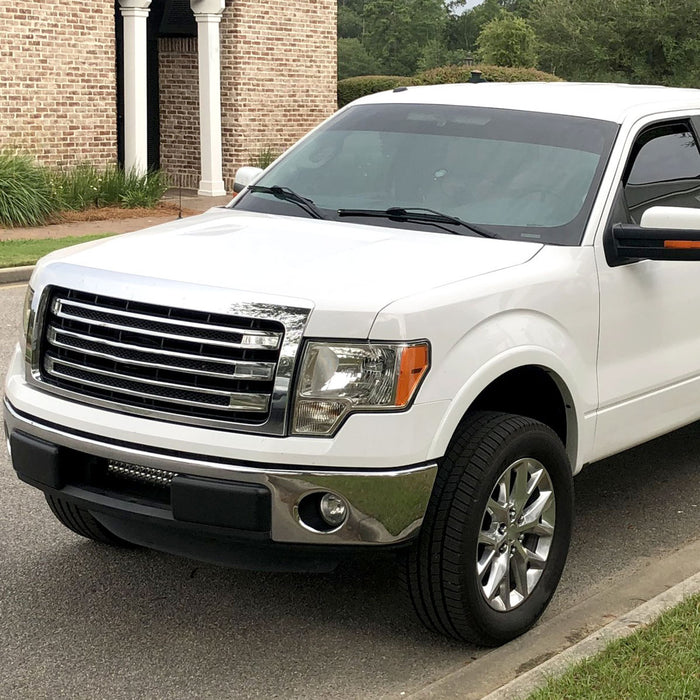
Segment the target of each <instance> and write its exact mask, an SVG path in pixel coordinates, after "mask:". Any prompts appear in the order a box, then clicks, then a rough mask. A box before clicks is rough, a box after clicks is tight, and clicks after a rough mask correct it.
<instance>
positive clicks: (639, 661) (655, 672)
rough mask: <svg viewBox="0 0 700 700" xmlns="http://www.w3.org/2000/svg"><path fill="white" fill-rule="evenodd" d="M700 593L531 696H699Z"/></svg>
mask: <svg viewBox="0 0 700 700" xmlns="http://www.w3.org/2000/svg"><path fill="white" fill-rule="evenodd" d="M697 698H700V595H696V596H694V597H692V598H689V599H688V600H686V601H685V602H684V603H682V604H681V605H679V606H678V607H676V608H673V609H672V610H669V611H667V612H666V613H665V614H664V615H662V616H661V617H660V618H659V619H658V620H657V621H656V622H655V623H653V624H652V625H650V626H649V627H646V628H644V629H642V630H639V631H638V632H635V633H634V634H633V635H631V636H630V637H627V638H625V639H620V640H617V641H615V642H612V643H611V644H610V645H609V646H608V647H607V648H606V649H605V650H604V651H602V652H601V653H600V654H597V655H596V656H594V657H593V658H591V659H588V660H587V661H584V662H582V663H581V664H578V665H576V666H574V667H573V668H572V669H570V670H569V671H568V672H567V673H566V674H565V675H563V676H562V677H560V678H558V679H553V680H550V681H549V683H548V684H547V685H546V686H545V687H544V688H542V689H541V690H539V691H537V692H535V693H533V694H532V695H530V697H529V698H528V700H621V699H625V700H697Z"/></svg>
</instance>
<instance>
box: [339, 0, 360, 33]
mask: <svg viewBox="0 0 700 700" xmlns="http://www.w3.org/2000/svg"><path fill="white" fill-rule="evenodd" d="M362 29H363V21H362V8H360V12H358V11H357V10H356V9H355V8H354V7H350V6H349V5H339V6H338V38H341V39H354V38H359V37H361V36H362Z"/></svg>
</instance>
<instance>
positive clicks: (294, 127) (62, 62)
mask: <svg viewBox="0 0 700 700" xmlns="http://www.w3.org/2000/svg"><path fill="white" fill-rule="evenodd" d="M336 1H337V0H295V1H294V2H290V1H289V0H235V1H234V0H226V10H225V12H224V16H223V18H222V23H221V42H222V45H221V73H222V124H223V134H222V136H223V156H224V179H225V181H226V186H227V188H228V189H231V187H232V182H233V176H234V174H235V171H236V169H237V168H238V167H240V166H241V165H246V164H249V163H251V162H252V160H253V159H254V158H255V156H256V154H258V153H260V152H261V151H263V150H265V149H269V150H272V151H274V152H281V151H282V150H284V149H285V148H286V147H288V146H290V145H291V144H292V143H294V141H296V140H297V139H298V138H299V137H300V136H302V135H303V134H304V133H306V132H307V131H308V130H309V129H310V128H312V127H313V126H315V125H316V124H318V123H319V122H321V121H322V120H323V119H325V118H326V117H327V116H329V115H330V114H331V113H332V112H333V111H334V110H335V95H336V14H335V13H336ZM159 49H160V57H159V63H160V65H159V74H160V84H161V96H160V97H161V165H162V167H163V169H164V170H166V172H168V173H169V174H170V175H171V177H172V178H173V181H174V182H176V183H178V184H182V185H183V186H189V187H196V186H197V184H198V182H199V113H198V110H199V107H198V87H197V82H198V81H197V56H196V39H161V40H160V46H159ZM3 146H13V147H14V146H17V147H21V148H24V149H26V150H28V151H30V152H32V153H33V154H35V155H36V156H37V157H38V158H39V160H41V161H42V162H44V163H47V164H50V165H54V166H69V165H71V164H73V163H75V162H76V161H80V160H90V161H91V162H93V163H94V164H96V165H104V164H107V163H113V162H115V161H116V152H117V146H116V75H115V39H114V4H113V0H93V1H92V2H89V3H80V2H76V0H42V2H41V3H35V2H29V1H28V0H24V1H23V0H0V147H3Z"/></svg>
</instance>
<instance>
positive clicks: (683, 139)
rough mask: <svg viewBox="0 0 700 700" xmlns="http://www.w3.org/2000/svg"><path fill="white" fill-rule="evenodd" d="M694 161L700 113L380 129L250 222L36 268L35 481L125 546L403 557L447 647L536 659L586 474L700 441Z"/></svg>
mask: <svg viewBox="0 0 700 700" xmlns="http://www.w3.org/2000/svg"><path fill="white" fill-rule="evenodd" d="M699 137H700V91H693V90H680V89H667V88H657V87H631V86H626V85H577V84H566V83H561V84H511V85H503V84H476V85H453V86H441V87H423V88H413V87H411V88H400V89H397V90H394V91H393V92H388V93H383V94H379V95H374V96H370V97H367V98H363V99H361V100H358V101H357V102H355V103H353V104H351V105H349V106H348V107H346V108H344V109H343V110H341V111H340V112H338V113H337V114H336V115H335V116H333V117H332V118H331V119H330V120H328V121H327V122H325V123H324V124H322V125H321V126H320V127H318V128H317V129H316V130H314V131H313V132H312V133H311V134H310V135H308V136H307V137H305V138H304V139H303V140H302V141H300V142H299V143H298V144H297V145H296V146H294V147H293V148H292V149H290V150H289V151H288V152H287V153H286V154H285V155H283V156H282V157H281V158H280V159H278V160H277V161H276V162H275V163H274V164H273V165H272V166H270V167H269V168H268V169H267V170H266V171H265V172H264V173H262V172H260V171H251V170H250V169H246V170H243V171H241V172H240V173H239V175H240V177H239V182H238V184H239V189H243V191H242V192H241V193H240V194H239V195H238V196H237V197H236V198H235V199H234V201H233V202H232V203H231V204H230V205H228V206H226V207H222V208H215V209H212V210H210V211H209V212H207V213H205V214H203V215H202V216H199V217H197V218H192V219H187V220H182V221H178V222H174V223H171V224H166V225H163V226H157V227H155V228H152V229H149V230H146V231H141V232H137V233H133V234H129V235H125V236H120V237H117V238H113V239H108V240H104V241H100V242H96V243H89V244H86V245H83V246H79V247H76V248H72V249H67V250H63V251H60V252H57V253H54V254H52V255H49V256H48V257H46V258H44V259H43V260H42V261H40V263H39V264H38V265H37V267H36V270H35V272H34V274H33V276H32V279H31V283H30V286H29V289H28V293H27V299H26V306H25V311H24V334H23V337H22V339H21V342H20V343H19V344H18V346H17V350H16V352H15V353H14V356H13V359H12V362H11V366H10V370H9V374H8V377H7V383H6V388H5V406H4V410H5V430H6V434H7V438H8V444H9V448H10V450H11V454H12V460H13V464H14V468H15V470H16V471H17V473H18V475H19V477H20V478H21V479H22V480H23V481H25V482H27V483H28V484H31V485H32V486H35V487H37V488H39V489H41V490H42V491H44V492H45V495H46V499H47V501H48V504H49V506H50V508H51V510H52V511H53V512H54V514H55V515H56V517H57V518H58V519H59V520H60V521H61V522H62V523H63V524H64V525H66V526H67V527H69V528H71V529H72V530H74V531H75V532H77V533H78V534H80V535H83V536H85V537H89V538H92V539H94V540H97V541H100V542H106V543H111V544H124V543H135V544H138V545H145V546H148V547H153V548H156V549H160V550H164V551H168V552H174V553H178V554H182V555H185V556H189V557H195V558H200V559H203V560H207V561H214V562H219V563H224V564H229V565H233V566H244V567H252V568H260V569H265V568H274V569H297V570H298V569H304V570H317V571H318V570H328V569H330V568H332V567H333V566H334V565H336V564H337V562H338V561H339V560H340V558H341V557H347V556H349V555H353V554H356V553H358V552H367V551H369V550H376V551H377V552H383V551H390V552H395V553H396V554H397V555H398V556H399V558H400V561H401V570H402V572H403V578H404V580H405V583H406V585H407V588H408V591H409V594H410V597H411V599H412V601H413V603H414V605H415V609H416V611H417V614H418V616H419V617H420V619H421V620H422V621H423V622H424V623H425V624H426V625H427V626H428V627H430V628H431V629H433V630H437V631H439V632H442V633H444V634H448V635H451V636H453V637H456V638H459V639H464V640H469V641H472V642H477V643H480V644H486V645H493V644H499V643H502V642H504V641H506V640H508V639H511V638H512V637H514V636H516V635H519V634H521V633H523V632H524V631H525V630H527V629H528V628H529V627H530V626H531V625H532V624H534V623H535V621H536V620H537V619H538V617H539V616H540V615H541V613H542V612H543V610H544V608H545V607H546V605H547V603H548V602H549V600H550V598H551V596H552V594H553V593H554V590H555V588H556V585H557V583H558V581H559V578H560V576H561V572H562V569H563V567H564V563H565V560H566V555H567V549H568V546H569V539H570V533H571V527H572V511H573V495H572V494H573V476H574V474H576V473H577V472H578V471H579V470H580V469H581V468H582V467H584V466H585V464H586V463H589V462H592V461H593V460H598V459H601V458H603V457H606V456H608V455H611V454H614V453H616V452H619V451H621V450H625V449H627V448H629V447H632V446H633V445H637V444H639V443H641V442H644V441H646V440H649V439H651V438H653V437H656V436H658V435H661V434H662V433H666V432H668V431H671V430H674V429H675V428H678V427H680V426H682V425H685V424H688V423H690V422H692V421H695V420H697V419H698V418H700V329H699V328H698V324H697V319H696V314H697V311H698V309H700V263H697V262H695V263H694V262H691V261H698V260H700V150H699V149H698V140H699ZM694 319H695V320H694Z"/></svg>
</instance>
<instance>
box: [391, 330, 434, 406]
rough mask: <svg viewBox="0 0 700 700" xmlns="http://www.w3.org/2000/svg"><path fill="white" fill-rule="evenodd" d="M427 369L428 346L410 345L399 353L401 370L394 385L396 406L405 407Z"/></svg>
mask: <svg viewBox="0 0 700 700" xmlns="http://www.w3.org/2000/svg"><path fill="white" fill-rule="evenodd" d="M427 369H428V345H427V344H423V345H411V346H409V347H405V348H404V349H403V351H402V353H401V369H400V370H399V381H398V382H397V385H396V403H395V405H396V406H399V407H401V406H406V405H407V404H408V402H409V401H410V400H411V396H413V392H414V391H415V389H416V387H417V386H418V384H419V382H420V380H421V379H422V377H423V375H424V374H425V371H426V370H427Z"/></svg>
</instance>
